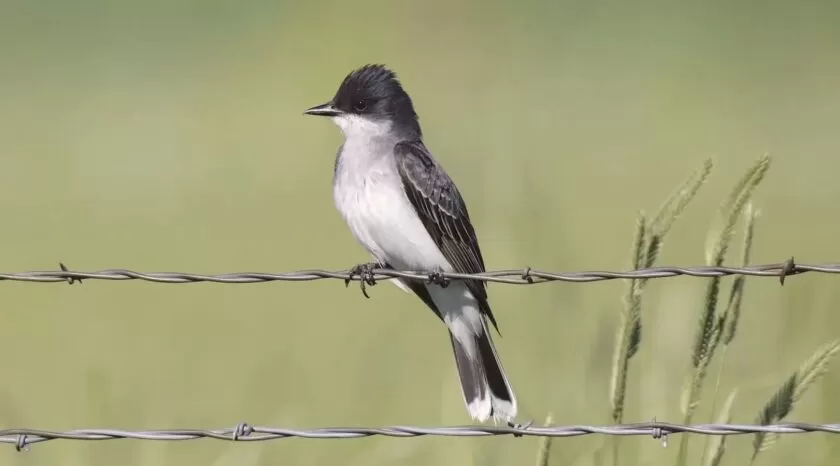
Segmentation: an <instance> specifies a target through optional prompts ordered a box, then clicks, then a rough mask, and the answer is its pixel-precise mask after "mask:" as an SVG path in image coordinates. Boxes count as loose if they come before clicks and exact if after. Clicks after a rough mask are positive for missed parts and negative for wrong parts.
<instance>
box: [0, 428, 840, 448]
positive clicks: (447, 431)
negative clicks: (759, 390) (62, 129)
mask: <svg viewBox="0 0 840 466" xmlns="http://www.w3.org/2000/svg"><path fill="white" fill-rule="evenodd" d="M757 432H769V433H776V434H804V433H811V432H824V433H831V434H840V424H802V423H788V424H772V425H751V424H697V425H690V426H687V425H679V424H669V423H664V422H648V423H639V424H622V425H612V426H587V425H576V426H546V427H525V428H520V427H491V426H460V427H459V426H455V427H411V426H385V427H324V428H316V429H309V430H305V429H286V428H276V427H257V426H251V425H249V424H246V423H242V424H239V425H237V426H235V427H233V428H226V429H218V430H205V429H173V430H143V431H129V430H116V429H80V430H70V431H65V432H53V431H48V430H40V429H4V430H0V443H10V444H14V445H15V448H17V449H18V450H21V449H26V448H27V446H28V445H32V444H35V443H40V442H46V441H49V440H58V439H63V440H115V439H136V440H158V441H175V440H197V439H215V440H228V441H234V442H260V441H265V440H280V439H285V438H292V437H300V438H310V439H346V438H361V437H372V436H377V435H379V436H385V437H421V436H445V437H485V436H494V435H513V436H517V437H521V436H527V437H577V436H581V435H594V434H600V435H648V436H652V437H654V438H658V439H661V438H662V437H664V436H665V435H673V434H679V433H690V434H700V435H745V434H755V433H757Z"/></svg>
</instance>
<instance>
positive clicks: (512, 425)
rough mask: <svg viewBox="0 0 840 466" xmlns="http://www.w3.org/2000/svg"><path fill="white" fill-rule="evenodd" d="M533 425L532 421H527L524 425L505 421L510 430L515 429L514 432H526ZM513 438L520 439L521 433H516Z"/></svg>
mask: <svg viewBox="0 0 840 466" xmlns="http://www.w3.org/2000/svg"><path fill="white" fill-rule="evenodd" d="M533 424H534V421H528V422H526V423H524V424H519V423H517V422H513V421H512V420H510V421H507V425H508V427H510V428H511V429H516V430H526V429H528V428H529V427H531V426H532V425H533ZM513 436H514V437H522V433H521V432H517V433H515V434H513Z"/></svg>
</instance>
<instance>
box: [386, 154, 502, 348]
mask: <svg viewBox="0 0 840 466" xmlns="http://www.w3.org/2000/svg"><path fill="white" fill-rule="evenodd" d="M394 154H395V155H396V162H397V170H398V171H399V173H400V177H401V178H402V184H403V189H404V190H405V193H406V196H408V199H409V201H411V204H412V205H413V206H414V209H415V210H416V211H417V214H418V215H419V216H420V220H421V221H422V222H423V225H424V226H425V227H426V231H427V232H428V233H429V235H430V236H431V237H432V239H433V240H434V242H435V244H437V246H438V248H440V250H441V251H442V252H443V256H444V257H446V260H448V261H449V263H450V264H452V267H454V268H455V271H456V272H459V273H480V272H484V271H485V270H484V259H483V258H482V257H481V249H479V247H478V239H477V238H476V235H475V230H474V229H473V226H472V223H470V215H469V213H468V212H467V206H466V205H465V204H464V200H463V199H462V198H461V193H459V192H458V188H457V187H456V186H455V183H453V182H452V180H451V179H450V178H449V176H448V175H447V174H446V172H444V171H443V168H441V166H440V165H438V163H437V162H436V161H435V160H434V158H432V155H431V154H430V153H429V150H428V149H426V146H425V145H423V142H422V141H406V142H401V143H399V144H397V145H396V146H395V147H394ZM465 283H466V285H467V288H468V289H469V290H470V292H471V293H472V294H473V296H475V298H476V299H477V300H478V303H479V308H480V310H481V312H482V313H484V314H485V315H487V317H488V318H489V319H490V322H492V323H493V326H494V327H495V328H496V331H498V330H499V327H498V325H497V324H496V319H495V317H493V313H492V311H491V310H490V305H489V304H488V303H487V290H486V288H485V283H484V282H482V281H480V280H465ZM412 289H414V287H412ZM415 292H416V290H415ZM421 298H422V296H421ZM424 301H425V300H424ZM433 310H435V312H438V311H437V310H436V309H434V308H433Z"/></svg>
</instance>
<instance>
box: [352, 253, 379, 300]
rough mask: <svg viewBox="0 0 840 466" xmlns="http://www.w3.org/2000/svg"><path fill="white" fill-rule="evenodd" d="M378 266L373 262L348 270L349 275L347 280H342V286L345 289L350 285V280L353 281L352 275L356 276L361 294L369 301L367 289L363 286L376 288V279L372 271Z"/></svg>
mask: <svg viewBox="0 0 840 466" xmlns="http://www.w3.org/2000/svg"><path fill="white" fill-rule="evenodd" d="M378 267H379V264H377V263H375V262H368V263H367V264H358V265H356V266H354V267H353V268H352V269H350V274H349V275H348V276H347V278H345V279H344V286H345V287H347V286H349V285H350V280H352V279H353V276H354V275H358V276H359V278H360V280H359V287H360V288H361V289H362V294H363V295H364V296H365V298H368V299H370V296H368V294H367V289H366V288H365V285H370V286H376V277H375V276H374V274H373V270H374V269H376V268H378Z"/></svg>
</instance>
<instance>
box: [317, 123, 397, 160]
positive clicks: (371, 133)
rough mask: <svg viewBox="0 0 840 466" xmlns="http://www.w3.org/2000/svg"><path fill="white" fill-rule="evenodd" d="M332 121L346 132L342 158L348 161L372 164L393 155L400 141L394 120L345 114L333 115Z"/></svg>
mask: <svg viewBox="0 0 840 466" xmlns="http://www.w3.org/2000/svg"><path fill="white" fill-rule="evenodd" d="M332 121H333V123H335V124H336V126H338V127H339V128H341V131H342V132H343V133H344V146H343V148H342V158H343V159H344V160H345V162H346V163H350V164H353V163H358V164H361V165H362V166H364V165H367V164H370V163H371V162H373V161H375V160H378V159H380V158H382V157H386V156H389V155H391V154H392V153H393V150H394V145H395V144H396V143H397V142H398V141H397V135H396V134H395V133H394V131H392V129H393V124H392V122H391V121H389V120H386V119H372V118H365V117H361V116H359V115H346V114H345V115H340V116H336V117H332ZM360 168H362V167H360Z"/></svg>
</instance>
